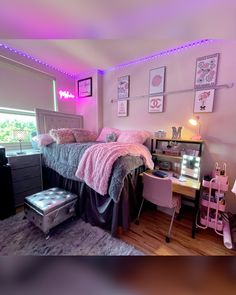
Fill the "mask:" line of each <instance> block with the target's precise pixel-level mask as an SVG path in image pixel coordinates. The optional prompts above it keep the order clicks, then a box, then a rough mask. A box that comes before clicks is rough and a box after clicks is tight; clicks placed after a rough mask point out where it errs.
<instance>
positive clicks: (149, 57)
mask: <svg viewBox="0 0 236 295" xmlns="http://www.w3.org/2000/svg"><path fill="white" fill-rule="evenodd" d="M212 41H213V39H203V40H198V41H194V42H191V43H187V44H184V45H181V46H179V47H176V48H172V49H167V50H164V51H160V52H158V53H155V54H152V55H149V56H145V57H141V58H139V59H136V60H132V61H129V62H127V63H123V64H119V65H117V66H114V67H111V68H109V69H106V70H104V71H103V73H106V72H110V71H114V70H117V69H121V68H124V67H127V66H130V65H134V64H138V63H141V62H145V61H149V60H153V59H157V58H159V57H162V56H165V55H169V54H174V53H177V52H180V51H183V50H186V49H190V48H192V47H194V46H199V45H205V44H207V43H209V42H212Z"/></svg>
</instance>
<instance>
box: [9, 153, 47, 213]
mask: <svg viewBox="0 0 236 295" xmlns="http://www.w3.org/2000/svg"><path fill="white" fill-rule="evenodd" d="M7 158H8V163H9V164H10V165H11V171H12V186H13V192H14V199H15V206H16V207H18V206H22V205H23V204H24V199H25V197H27V196H29V195H32V194H34V193H37V192H39V191H41V190H42V189H43V187H42V165H41V153H40V152H37V151H30V152H27V153H26V154H20V155H17V154H16V153H8V154H7Z"/></svg>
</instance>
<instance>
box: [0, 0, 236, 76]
mask: <svg viewBox="0 0 236 295" xmlns="http://www.w3.org/2000/svg"><path fill="white" fill-rule="evenodd" d="M20 4H21V6H20V7H19V2H18V1H17V0H15V1H14V0H8V1H5V0H0V7H1V10H0V38H1V42H3V43H6V44H8V45H9V46H11V47H14V48H16V49H19V50H22V51H24V52H26V53H28V54H30V55H33V56H34V57H36V58H39V59H41V60H42V61H45V62H47V63H49V64H51V65H53V66H56V67H57V68H61V69H62V70H64V71H67V72H69V73H71V74H77V73H80V72H85V71H89V70H91V69H94V68H96V69H102V70H103V69H107V68H109V67H112V66H114V65H117V64H120V63H124V62H127V61H130V60H134V59H137V58H140V57H144V56H147V55H150V54H153V53H156V52H158V51H161V50H165V49H168V48H173V47H176V46H178V45H181V44H183V43H187V42H189V41H192V40H199V39H202V38H217V39H219V38H220V39H234V38H235V36H236V17H235V12H236V1H235V0H198V1H196V0H119V1H112V0H67V1H64V0H50V1H48V0H40V1H37V0H21V1H20Z"/></svg>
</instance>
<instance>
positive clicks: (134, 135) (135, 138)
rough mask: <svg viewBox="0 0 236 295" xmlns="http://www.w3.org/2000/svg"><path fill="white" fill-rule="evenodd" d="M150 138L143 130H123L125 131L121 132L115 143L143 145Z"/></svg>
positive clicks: (148, 133)
mask: <svg viewBox="0 0 236 295" xmlns="http://www.w3.org/2000/svg"><path fill="white" fill-rule="evenodd" d="M150 136H151V133H150V132H148V131H144V130H142V131H138V130H125V131H121V133H120V135H119V137H118V139H117V141H118V142H127V143H141V144H143V143H144V142H145V141H146V140H147V139H148V138H149V137H150Z"/></svg>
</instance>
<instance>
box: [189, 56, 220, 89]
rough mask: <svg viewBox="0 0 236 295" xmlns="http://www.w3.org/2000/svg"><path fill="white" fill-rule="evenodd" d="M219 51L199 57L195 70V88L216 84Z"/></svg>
mask: <svg viewBox="0 0 236 295" xmlns="http://www.w3.org/2000/svg"><path fill="white" fill-rule="evenodd" d="M218 59H219V53H215V54H212V55H208V56H203V57H199V58H197V61H196V71H195V84H194V87H195V89H202V88H205V87H213V86H215V85H216V77H217V67H218Z"/></svg>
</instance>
